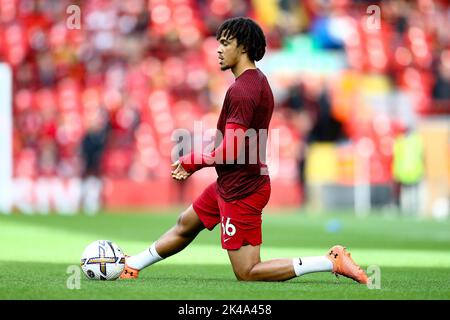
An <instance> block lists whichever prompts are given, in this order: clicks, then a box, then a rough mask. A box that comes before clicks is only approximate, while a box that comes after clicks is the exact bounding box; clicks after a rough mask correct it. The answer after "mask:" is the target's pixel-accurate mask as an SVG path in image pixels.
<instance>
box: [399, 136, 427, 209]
mask: <svg viewBox="0 0 450 320" xmlns="http://www.w3.org/2000/svg"><path fill="white" fill-rule="evenodd" d="M424 172H425V164H424V146H423V142H422V140H421V137H420V135H419V134H418V133H417V132H415V131H413V130H407V132H405V133H404V134H401V135H399V136H398V137H397V138H396V139H395V142H394V153H393V175H394V183H395V187H394V190H395V195H396V200H397V205H398V207H399V208H400V211H401V212H402V213H403V214H413V215H417V214H418V213H419V210H420V208H421V207H422V203H421V195H420V184H421V182H422V179H423V178H424Z"/></svg>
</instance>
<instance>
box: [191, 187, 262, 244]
mask: <svg viewBox="0 0 450 320" xmlns="http://www.w3.org/2000/svg"><path fill="white" fill-rule="evenodd" d="M269 198H270V182H269V183H266V184H264V185H263V186H261V188H259V189H258V190H257V191H255V192H254V193H252V194H250V195H249V196H247V197H246V198H243V199H239V200H233V201H230V202H226V201H225V200H223V199H222V197H221V196H220V195H219V194H218V192H217V183H216V182H214V183H212V184H210V185H209V186H208V187H207V188H206V189H205V190H204V191H203V193H202V194H201V195H200V196H199V197H198V198H197V199H195V201H194V203H193V205H192V206H193V208H194V211H195V212H196V213H197V215H198V217H199V218H200V220H201V221H202V222H203V224H204V225H205V227H206V228H207V229H208V230H212V229H214V227H215V226H216V225H217V224H218V223H219V222H220V227H221V233H220V234H221V242H222V248H223V249H226V250H237V249H239V248H240V247H242V246H245V245H248V244H250V245H252V246H257V245H260V244H261V243H262V234H261V223H262V219H261V214H262V210H263V208H264V207H265V206H266V204H267V202H269Z"/></svg>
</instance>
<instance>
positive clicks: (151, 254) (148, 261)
mask: <svg viewBox="0 0 450 320" xmlns="http://www.w3.org/2000/svg"><path fill="white" fill-rule="evenodd" d="M162 259H163V258H161V257H160V256H159V254H158V252H156V242H155V243H153V244H152V246H151V247H150V248H148V249H146V250H144V251H142V252H141V253H138V254H137V255H135V256H131V257H129V258H128V259H127V265H128V266H130V267H131V268H133V269H137V270H141V269H144V268H145V267H148V266H150V265H152V264H154V263H156V262H158V261H161V260H162Z"/></svg>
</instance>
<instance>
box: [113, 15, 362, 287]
mask: <svg viewBox="0 0 450 320" xmlns="http://www.w3.org/2000/svg"><path fill="white" fill-rule="evenodd" d="M216 37H217V40H218V41H219V47H218V50H217V53H218V60H219V64H220V67H221V70H222V71H225V70H228V69H230V70H231V71H232V72H233V74H234V76H235V82H234V83H233V84H232V85H231V87H230V88H229V89H228V91H227V94H226V96H225V101H224V103H223V107H222V110H221V114H220V116H219V120H218V123H217V129H218V131H220V132H221V133H222V135H223V136H224V139H223V140H222V141H221V142H220V144H219V145H217V146H216V147H215V148H214V150H213V151H212V152H211V153H202V154H195V153H190V154H188V155H186V156H184V157H181V158H180V159H179V160H178V161H176V162H175V163H173V164H172V167H173V171H172V177H173V178H174V179H176V180H184V179H187V178H188V177H189V176H190V175H192V174H193V173H194V172H195V171H197V170H200V169H201V168H203V167H206V166H214V167H215V169H216V171H217V175H218V178H217V181H216V182H214V183H212V184H211V185H209V186H208V187H207V188H206V189H205V190H204V191H203V193H202V194H201V195H200V196H199V197H198V198H196V199H195V200H194V202H193V203H192V205H190V206H189V207H188V208H187V209H186V210H185V211H184V212H183V213H181V215H180V216H179V218H178V221H177V222H176V224H175V225H174V226H173V227H172V228H171V229H169V230H168V231H167V232H166V233H165V234H164V235H162V236H161V237H160V238H159V239H158V240H157V241H156V242H154V243H153V244H152V245H151V247H150V248H148V249H146V250H144V251H143V252H141V253H139V254H137V255H134V256H129V257H128V256H127V258H126V266H125V269H124V271H123V273H122V275H121V278H137V277H138V273H139V271H140V270H142V269H143V268H145V267H148V266H150V265H152V264H154V263H156V262H158V261H160V260H162V259H165V258H168V257H170V256H172V255H174V254H176V253H178V252H180V251H181V250H183V249H184V248H185V247H186V246H188V245H189V243H191V242H192V240H194V239H195V237H196V236H197V235H198V234H199V232H200V231H202V230H204V229H205V228H206V229H208V230H212V229H214V227H215V226H216V225H217V224H220V228H221V242H222V248H223V249H225V250H227V251H228V256H229V259H230V262H231V265H232V268H233V271H234V273H235V275H236V278H237V279H238V280H244V281H283V280H288V279H291V278H294V277H296V276H301V275H303V274H306V273H311V272H323V271H328V272H332V273H334V274H336V275H343V276H345V277H348V278H351V279H353V280H355V281H357V282H359V283H365V284H366V283H368V278H367V275H366V274H365V273H364V271H363V270H362V269H361V268H360V267H359V266H358V265H357V264H356V263H355V262H354V261H353V260H352V258H351V257H350V254H349V253H348V252H347V251H346V249H345V248H344V247H342V246H340V245H337V246H334V247H332V248H331V249H330V250H329V251H328V252H327V254H326V255H321V256H314V257H297V258H288V259H273V260H269V261H264V262H262V261H261V258H260V246H261V243H262V235H261V222H262V220H261V215H262V210H263V209H264V207H265V206H266V204H267V203H268V201H269V198H270V191H271V186H270V178H269V175H268V174H267V166H266V165H265V164H264V163H263V162H262V161H261V159H260V158H259V156H258V157H257V159H256V161H253V163H252V161H250V160H251V159H250V158H251V156H250V155H251V152H255V145H259V144H260V143H259V142H260V141H259V140H260V139H261V138H260V136H259V135H257V138H256V140H257V141H258V143H251V140H252V138H251V137H250V138H249V136H251V135H245V136H244V137H243V136H242V134H239V133H242V132H248V130H254V131H255V132H260V130H268V128H269V123H270V119H271V117H272V112H273V108H274V101H273V95H272V91H271V89H270V86H269V83H268V81H267V79H266V77H265V75H264V74H263V73H262V72H261V70H259V69H258V68H257V67H256V65H255V61H259V60H261V58H262V57H263V56H264V53H265V47H266V41H265V37H264V34H263V32H262V30H261V28H260V27H259V26H258V25H257V24H256V23H255V22H254V21H253V20H251V19H248V18H233V19H229V20H227V21H225V22H224V23H223V24H222V25H221V26H220V27H219V29H218V31H217V35H216ZM246 136H247V137H246ZM253 141H255V138H253ZM264 143H265V141H263V148H265V146H264ZM256 148H257V149H258V147H257V146H256ZM256 151H257V152H258V151H259V150H256ZM243 158H245V159H244V161H237V160H239V159H240V160H242V159H243ZM242 162H245V163H242Z"/></svg>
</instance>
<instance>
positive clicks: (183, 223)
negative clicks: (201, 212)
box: [175, 212, 198, 237]
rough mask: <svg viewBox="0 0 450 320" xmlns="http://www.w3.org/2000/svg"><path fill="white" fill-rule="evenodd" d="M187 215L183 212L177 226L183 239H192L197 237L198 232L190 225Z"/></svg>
mask: <svg viewBox="0 0 450 320" xmlns="http://www.w3.org/2000/svg"><path fill="white" fill-rule="evenodd" d="M188 220H189V219H188V217H187V213H186V212H183V213H182V214H180V216H179V217H178V220H177V224H176V226H175V228H176V231H177V234H178V235H179V236H181V237H192V236H194V237H195V236H196V235H197V233H198V231H197V230H196V229H195V228H194V227H193V226H192V225H191V224H190V223H189V221H188Z"/></svg>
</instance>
